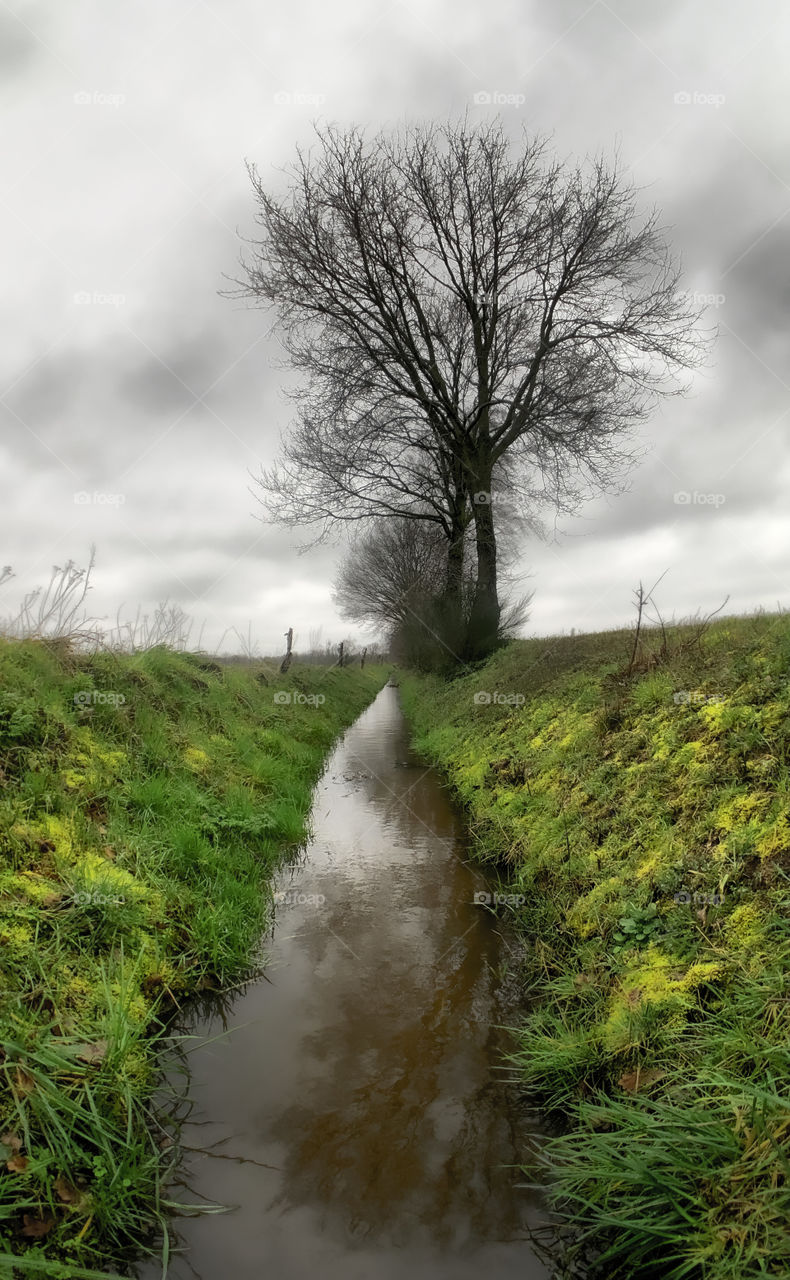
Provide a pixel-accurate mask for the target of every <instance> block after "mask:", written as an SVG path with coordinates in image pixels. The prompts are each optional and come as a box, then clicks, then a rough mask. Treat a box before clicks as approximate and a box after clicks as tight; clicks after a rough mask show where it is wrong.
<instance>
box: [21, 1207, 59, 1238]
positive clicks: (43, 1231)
mask: <svg viewBox="0 0 790 1280" xmlns="http://www.w3.org/2000/svg"><path fill="white" fill-rule="evenodd" d="M22 1222H23V1223H24V1226H23V1227H22V1235H23V1236H29V1237H30V1238H31V1239H32V1240H40V1239H41V1237H42V1236H46V1235H49V1233H50V1231H51V1230H52V1228H53V1227H54V1226H55V1225H56V1222H55V1219H54V1218H53V1217H51V1216H50V1214H47V1215H46V1216H45V1217H43V1218H36V1217H34V1216H33V1214H32V1213H25V1214H23V1215H22Z"/></svg>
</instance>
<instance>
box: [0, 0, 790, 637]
mask: <svg viewBox="0 0 790 1280" xmlns="http://www.w3.org/2000/svg"><path fill="white" fill-rule="evenodd" d="M788 48H790V9H789V8H788V7H787V6H786V5H785V4H783V3H782V2H781V0H754V2H753V3H752V4H751V5H750V6H749V7H748V8H747V7H745V6H744V5H742V4H741V3H737V4H736V3H734V2H733V0H696V2H695V0H691V2H689V0H664V2H663V3H662V4H661V5H646V4H644V0H608V2H604V0H593V3H586V2H585V0H554V2H553V3H552V4H550V5H548V4H545V3H538V2H537V0H520V2H517V0H487V3H486V4H485V5H481V4H479V3H478V0H411V3H403V2H401V0H357V2H349V0H335V2H333V3H329V2H328V0H291V3H289V4H288V5H277V6H272V5H261V4H260V3H252V0H221V3H220V0H212V3H206V0H169V2H168V3H167V4H166V5H164V4H162V3H161V0H135V3H134V4H133V5H126V6H118V5H108V4H106V3H100V2H99V0H70V3H69V4H68V5H65V4H61V5H54V4H52V3H42V2H40V0H0V94H1V96H2V111H3V115H4V128H3V138H4V144H5V145H4V162H3V165H2V169H1V170H0V220H2V235H1V236H0V245H2V252H3V257H4V262H3V282H4V288H3V295H2V306H3V310H4V313H5V314H4V325H3V331H4V342H3V345H2V349H1V350H0V424H1V425H0V477H2V479H1V480H0V486H1V487H0V503H1V505H0V519H1V520H2V537H1V538H0V565H2V564H8V565H11V566H12V567H13V570H14V574H15V577H14V578H13V579H11V580H10V581H9V582H8V583H6V584H5V585H4V586H2V587H0V615H7V614H9V613H12V612H13V610H14V608H15V606H16V604H17V602H18V600H19V598H20V597H21V596H22V594H23V593H24V592H26V591H29V590H30V589H31V588H33V587H35V586H37V585H39V584H43V583H45V582H46V580H47V579H48V577H49V574H50V571H51V568H52V566H53V565H63V564H64V563H66V562H67V561H69V560H72V561H74V562H75V563H76V564H78V565H84V564H86V563H87V561H88V558H89V555H90V547H91V546H92V545H95V547H96V567H95V570H94V573H93V577H92V589H91V592H90V596H89V606H90V612H91V614H92V615H94V616H96V617H98V618H103V619H106V620H107V621H108V623H112V621H113V620H114V619H115V617H116V615H117V612H118V610H119V609H120V610H121V611H122V614H123V616H133V615H134V614H135V613H136V611H137V609H138V607H139V608H140V609H141V610H142V612H143V613H146V612H150V611H152V610H153V607H154V606H155V605H156V603H157V602H158V601H161V600H163V599H167V600H169V601H170V602H172V603H176V604H179V605H180V606H181V607H182V608H183V609H184V610H186V612H187V613H188V614H189V616H190V618H192V619H194V622H195V633H194V634H195V635H197V634H200V636H201V643H202V644H203V646H204V647H206V648H209V649H214V648H216V647H219V648H221V649H234V648H238V647H239V646H238V644H236V643H235V640H234V636H235V635H236V634H237V633H241V634H243V635H244V636H245V637H246V640H247V643H248V644H249V643H250V642H252V644H253V645H254V646H256V647H257V649H258V651H260V652H263V653H276V652H279V651H280V650H281V649H282V644H283V641H282V635H283V632H284V631H285V630H286V629H287V628H288V627H289V626H292V627H293V628H294V631H295V633H296V646H295V647H296V648H297V650H298V647H299V642H300V640H301V642H302V643H306V642H307V640H308V636H309V633H310V632H311V631H313V630H315V629H317V628H319V627H320V628H322V636H323V638H324V639H325V640H337V639H340V638H342V637H343V636H346V635H348V634H349V633H353V628H352V627H350V625H349V624H348V623H347V622H344V621H343V620H341V619H340V618H339V617H338V615H337V612H336V610H335V608H334V606H333V604H332V580H333V577H334V574H335V572H336V567H337V564H338V562H339V559H340V558H341V557H342V555H343V551H344V545H343V541H342V530H341V531H340V536H339V540H338V541H337V542H335V543H334V544H328V545H324V546H320V547H316V548H313V549H312V550H310V551H308V552H304V551H303V550H302V549H301V548H302V547H303V544H304V542H305V541H307V540H308V535H306V534H305V535H304V536H301V535H299V534H298V533H295V532H294V531H293V530H288V529H282V528H278V527H276V526H272V525H270V524H266V523H262V522H261V519H260V516H261V514H262V509H261V507H260V505H259V502H258V500H257V497H256V487H255V484H254V477H255V475H256V474H257V473H259V471H260V469H261V467H262V466H268V465H270V464H271V463H272V462H273V461H274V459H275V458H276V455H277V451H278V443H279V440H280V437H281V434H282V433H284V432H286V431H287V429H288V426H289V422H290V421H292V418H293V412H294V410H293V406H292V404H291V402H290V401H289V399H288V397H287V395H286V392H287V388H288V387H289V386H290V385H292V383H293V375H291V374H289V372H288V370H287V368H286V367H285V353H284V351H283V348H282V347H281V346H280V344H279V343H278V341H277V333H276V329H275V328H273V324H274V317H273V315H272V314H271V313H269V312H267V311H265V310H262V309H255V308H251V307H249V306H248V305H245V304H244V303H241V302H239V301H233V300H230V299H228V298H227V297H226V296H223V290H225V289H227V287H228V279H229V278H230V277H233V276H234V274H236V271H237V267H238V260H239V254H240V252H241V247H242V238H243V237H245V236H250V235H252V234H253V232H254V230H255V224H254V213H255V206H254V201H253V197H252V192H251V189H250V184H249V179H248V176H247V172H246V168H245V161H251V162H253V163H255V164H256V166H257V167H258V169H259V171H260V173H261V176H262V177H263V178H264V180H265V181H267V182H268V183H269V184H270V186H271V188H272V189H273V190H280V189H282V184H283V181H284V179H283V175H282V170H283V168H284V166H286V165H287V164H288V163H289V162H290V161H291V160H292V158H293V157H294V153H295V149H296V147H297V145H299V144H309V141H310V137H311V133H312V122H313V121H316V120H319V121H333V122H337V123H339V124H341V125H347V124H357V125H360V126H364V127H365V128H366V129H369V130H371V131H375V130H378V129H380V128H387V127H391V126H395V125H397V124H398V123H399V122H402V121H403V120H409V121H420V120H436V121H442V120H445V119H447V118H453V119H457V118H458V117H459V116H462V115H463V114H464V113H465V112H467V111H468V112H469V118H470V120H472V121H474V120H476V119H481V120H483V119H489V118H490V117H491V115H492V114H493V115H496V114H499V116H500V117H501V119H502V122H503V124H504V127H505V129H506V130H507V132H508V134H509V135H511V136H512V137H513V138H514V139H515V138H517V137H519V136H520V135H521V132H522V130H523V128H524V127H526V128H527V130H528V131H530V132H533V131H534V132H536V133H546V132H548V133H550V134H551V135H552V136H553V140H554V147H555V149H556V152H557V153H558V155H559V156H561V157H563V158H568V159H569V160H575V159H582V158H583V157H584V156H586V155H589V154H594V153H597V152H600V151H603V152H604V154H606V155H612V154H613V153H614V152H615V150H616V151H618V152H619V155H620V160H621V164H622V168H623V170H624V171H625V172H626V173H627V174H629V175H631V176H633V178H634V180H635V181H636V183H637V184H638V185H639V186H640V187H641V188H643V189H644V190H643V192H642V195H641V196H640V200H641V201H642V204H643V207H644V208H645V210H646V211H647V210H649V209H650V208H651V207H652V206H653V205H655V206H657V207H658V208H659V209H660V210H661V213H662V218H661V221H662V225H663V226H665V227H666V229H667V230H666V235H667V239H668V241H669V244H670V246H671V248H672V250H673V251H674V252H675V253H677V254H679V255H680V256H681V257H682V260H683V264H684V269H685V285H686V288H687V289H688V290H689V291H690V292H692V293H694V294H696V295H697V297H698V300H699V301H700V304H701V305H704V306H705V324H706V326H708V327H710V328H716V330H717V334H718V336H717V338H716V341H715V344H714V346H713V348H712V352H711V356H710V358H709V360H708V363H707V366H706V367H705V368H704V369H702V370H700V371H698V372H697V373H696V374H695V375H694V379H693V383H692V386H691V388H690V391H689V394H688V395H687V396H685V397H684V398H682V399H672V400H667V401H664V402H663V404H662V406H661V407H660V408H659V410H658V411H657V412H656V413H655V414H653V415H652V416H651V417H650V419H649V420H648V421H647V422H646V423H644V424H643V425H642V426H641V427H640V429H639V439H640V443H641V446H642V449H643V454H642V457H641V460H640V462H639V464H638V465H637V466H636V467H635V468H634V470H633V472H632V473H631V475H630V478H629V484H628V487H627V489H626V490H625V491H624V492H623V493H622V494H619V495H617V496H612V495H610V496H608V497H605V498H604V497H598V498H594V499H592V500H591V501H590V502H589V503H587V504H586V505H585V506H584V507H583V508H582V510H581V511H580V512H579V513H578V514H577V515H576V516H574V517H572V518H564V519H563V520H562V521H561V522H560V524H559V525H558V526H557V527H556V528H555V526H554V521H553V519H552V518H551V515H550V513H548V519H547V520H546V527H547V535H546V537H545V538H544V539H542V540H541V539H538V538H535V537H534V536H532V537H530V538H528V539H525V541H524V545H523V548H522V549H521V556H520V559H519V560H518V568H519V571H520V573H521V574H522V575H524V577H523V581H524V582H525V583H526V585H527V586H528V587H529V588H530V589H532V590H533V591H534V593H535V594H534V600H533V605H532V612H531V617H530V620H529V622H528V624H527V628H526V630H527V633H529V634H542V635H545V634H553V633H557V632H563V631H570V630H571V628H575V629H576V630H591V629H599V628H605V627H609V626H615V625H622V624H624V623H626V622H629V621H630V619H631V616H632V594H633V590H634V588H635V586H636V585H637V583H638V582H639V581H640V580H642V581H643V582H644V583H645V585H646V586H649V585H652V583H653V581H655V579H657V578H658V577H659V576H660V575H661V574H663V573H665V575H666V576H665V577H664V578H663V580H662V582H661V585H660V588H659V591H658V593H657V599H658V603H659V605H660V606H661V610H662V613H663V614H664V615H665V616H666V617H672V616H675V617H682V616H687V615H689V614H693V613H694V612H696V611H697V610H700V611H702V612H703V613H707V612H709V611H711V610H713V609H715V608H717V607H718V606H719V605H720V604H721V603H722V602H723V601H724V599H725V597H729V600H728V603H727V606H726V611H727V612H734V613H741V612H746V611H749V610H752V609H755V608H758V607H760V606H763V607H765V608H766V609H774V608H776V607H777V605H780V606H782V607H786V606H788V605H790V567H789V566H788V548H790V506H789V505H788V502H787V500H786V495H787V492H788V490H789V489H790V445H789V444H788V434H789V428H790V359H788V353H789V352H790V344H788V336H789V333H788V331H789V330H790V146H789V145H788V142H789V141H790V139H789V138H788V134H790V110H788V97H789V96H790V90H789V89H788V85H789V84H790V79H788V76H787V66H786V62H787V50H788ZM526 575H530V576H529V577H527V576H526ZM234 629H235V631H234ZM223 637H224V639H223Z"/></svg>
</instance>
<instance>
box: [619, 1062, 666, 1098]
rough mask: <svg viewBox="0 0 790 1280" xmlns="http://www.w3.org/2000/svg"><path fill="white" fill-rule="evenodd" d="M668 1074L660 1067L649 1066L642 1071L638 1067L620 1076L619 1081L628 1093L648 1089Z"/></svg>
mask: <svg viewBox="0 0 790 1280" xmlns="http://www.w3.org/2000/svg"><path fill="white" fill-rule="evenodd" d="M666 1074H667V1073H666V1071H661V1070H659V1068H658V1067H648V1069H647V1071H640V1070H639V1068H638V1067H637V1069H636V1071H627V1072H626V1073H625V1075H624V1076H620V1079H619V1080H618V1081H617V1083H618V1084H619V1086H620V1088H621V1089H625V1090H626V1091H627V1092H628V1093H639V1091H640V1090H641V1089H647V1088H648V1086H649V1085H651V1084H656V1083H657V1082H658V1081H659V1080H663V1078H664V1076H665V1075H666Z"/></svg>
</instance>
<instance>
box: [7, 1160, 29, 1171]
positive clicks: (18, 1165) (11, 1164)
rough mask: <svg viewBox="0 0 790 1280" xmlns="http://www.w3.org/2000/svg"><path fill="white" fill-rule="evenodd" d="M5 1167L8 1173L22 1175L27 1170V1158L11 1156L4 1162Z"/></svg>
mask: <svg viewBox="0 0 790 1280" xmlns="http://www.w3.org/2000/svg"><path fill="white" fill-rule="evenodd" d="M5 1167H6V1169H7V1170H8V1172H9V1173H24V1172H25V1169H26V1168H27V1156H12V1157H11V1159H10V1160H6V1163H5Z"/></svg>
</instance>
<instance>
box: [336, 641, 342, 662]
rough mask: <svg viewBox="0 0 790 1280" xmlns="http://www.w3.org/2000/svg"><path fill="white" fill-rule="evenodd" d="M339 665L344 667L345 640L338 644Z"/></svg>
mask: <svg viewBox="0 0 790 1280" xmlns="http://www.w3.org/2000/svg"><path fill="white" fill-rule="evenodd" d="M337 665H338V666H339V667H342V665H343V641H342V640H341V641H340V644H339V645H338V649H337Z"/></svg>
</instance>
